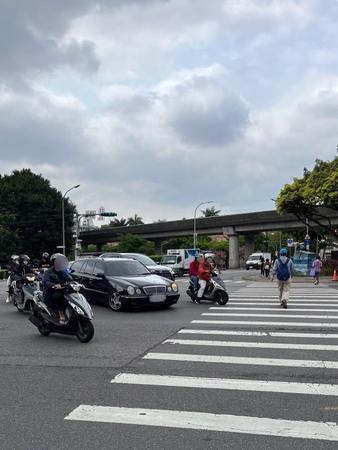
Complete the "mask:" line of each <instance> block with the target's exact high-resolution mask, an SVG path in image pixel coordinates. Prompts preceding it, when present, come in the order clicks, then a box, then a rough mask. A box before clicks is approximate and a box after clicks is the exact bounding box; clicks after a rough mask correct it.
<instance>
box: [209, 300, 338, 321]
mask: <svg viewBox="0 0 338 450" xmlns="http://www.w3.org/2000/svg"><path fill="white" fill-rule="evenodd" d="M291 308H292V312H294V311H303V312H307V311H308V312H338V309H337V308H335V309H324V308H317V309H314V308H294V304H293V303H292V305H291ZM209 310H213V311H214V310H227V311H279V310H280V306H279V304H278V303H275V308H265V307H263V306H262V307H261V308H241V307H237V306H225V307H221V306H214V307H211V308H209ZM337 318H338V317H337Z"/></svg>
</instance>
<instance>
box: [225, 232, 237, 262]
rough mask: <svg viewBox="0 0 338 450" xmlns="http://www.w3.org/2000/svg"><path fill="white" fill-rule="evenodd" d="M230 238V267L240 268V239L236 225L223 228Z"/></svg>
mask: <svg viewBox="0 0 338 450" xmlns="http://www.w3.org/2000/svg"><path fill="white" fill-rule="evenodd" d="M223 233H224V234H225V235H226V236H228V238H229V269H239V240H238V234H237V233H236V231H235V229H234V227H225V228H223Z"/></svg>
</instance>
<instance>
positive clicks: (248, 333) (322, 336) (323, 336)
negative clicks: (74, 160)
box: [177, 328, 338, 339]
mask: <svg viewBox="0 0 338 450" xmlns="http://www.w3.org/2000/svg"><path fill="white" fill-rule="evenodd" d="M177 333H179V334H213V335H224V336H271V337H285V338H294V337H297V338H298V337H300V338H309V339H318V338H319V339H338V334H335V333H331V334H330V333H292V332H288V333H280V332H278V331H235V330H202V329H201V330H193V329H191V328H186V329H183V330H179V331H178V332H177Z"/></svg>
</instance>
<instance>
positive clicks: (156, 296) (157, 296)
mask: <svg viewBox="0 0 338 450" xmlns="http://www.w3.org/2000/svg"><path fill="white" fill-rule="evenodd" d="M165 299H166V296H165V294H154V295H151V296H150V301H151V303H160V302H164V301H165Z"/></svg>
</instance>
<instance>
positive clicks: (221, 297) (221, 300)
mask: <svg viewBox="0 0 338 450" xmlns="http://www.w3.org/2000/svg"><path fill="white" fill-rule="evenodd" d="M214 300H215V302H216V303H218V304H219V305H226V304H227V303H228V301H229V295H228V293H227V292H224V291H217V292H215V295H214Z"/></svg>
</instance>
